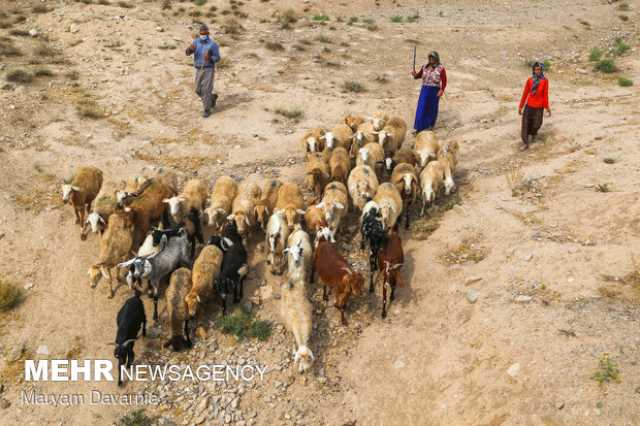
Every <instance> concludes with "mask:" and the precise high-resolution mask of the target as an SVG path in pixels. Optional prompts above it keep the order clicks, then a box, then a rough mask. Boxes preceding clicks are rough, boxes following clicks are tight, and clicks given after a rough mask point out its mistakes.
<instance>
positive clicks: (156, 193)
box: [122, 178, 175, 250]
mask: <svg viewBox="0 0 640 426" xmlns="http://www.w3.org/2000/svg"><path fill="white" fill-rule="evenodd" d="M174 195H175V192H174V190H173V189H172V188H171V187H169V186H167V185H166V184H164V183H163V182H162V181H161V180H159V179H155V178H153V179H150V180H148V181H147V182H146V183H145V184H144V185H143V188H142V189H141V191H139V192H138V193H135V194H129V196H127V197H125V198H124V199H123V200H122V204H124V205H126V206H127V208H129V209H130V210H131V211H133V217H134V223H135V226H134V236H133V249H134V250H135V249H137V248H138V247H139V246H140V244H142V242H143V240H144V238H145V237H146V235H147V233H148V232H149V230H150V229H151V227H152V225H154V224H156V223H158V222H159V221H161V220H163V222H165V224H167V223H168V218H166V217H165V213H166V204H165V203H163V200H164V199H166V198H170V197H173V196H174Z"/></svg>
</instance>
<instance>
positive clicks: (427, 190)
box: [420, 160, 444, 215]
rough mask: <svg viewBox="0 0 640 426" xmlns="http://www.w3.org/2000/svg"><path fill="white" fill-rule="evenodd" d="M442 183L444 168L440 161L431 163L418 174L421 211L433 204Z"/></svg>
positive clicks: (422, 213) (422, 212)
mask: <svg viewBox="0 0 640 426" xmlns="http://www.w3.org/2000/svg"><path fill="white" fill-rule="evenodd" d="M443 181H444V167H443V165H442V163H441V162H440V160H436V161H432V162H430V163H429V164H427V166H426V167H425V168H424V170H422V172H421V173H420V187H421V188H422V211H421V212H420V214H421V215H424V211H425V209H426V208H427V206H428V205H429V204H430V203H432V202H434V201H435V200H436V198H437V196H438V193H439V192H440V190H441V188H442V182H443Z"/></svg>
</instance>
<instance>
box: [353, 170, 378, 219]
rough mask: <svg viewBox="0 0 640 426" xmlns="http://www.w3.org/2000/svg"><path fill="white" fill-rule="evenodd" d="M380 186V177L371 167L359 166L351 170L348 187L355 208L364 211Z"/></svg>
mask: <svg viewBox="0 0 640 426" xmlns="http://www.w3.org/2000/svg"><path fill="white" fill-rule="evenodd" d="M378 185H379V184H378V177H377V176H376V174H375V172H374V171H373V169H372V168H371V167H369V166H357V167H355V168H354V169H353V170H351V173H349V179H348V180H347V187H348V188H349V195H350V196H351V201H352V202H353V206H354V207H355V208H356V209H358V210H360V211H362V208H363V207H364V205H365V204H366V203H367V201H369V200H370V199H372V198H373V196H374V195H375V194H376V191H378Z"/></svg>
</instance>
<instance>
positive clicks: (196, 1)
mask: <svg viewBox="0 0 640 426" xmlns="http://www.w3.org/2000/svg"><path fill="white" fill-rule="evenodd" d="M206 2H207V0H193V4H195V5H196V6H203V5H204V4H205V3H206Z"/></svg>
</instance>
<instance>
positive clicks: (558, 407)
mask: <svg viewBox="0 0 640 426" xmlns="http://www.w3.org/2000/svg"><path fill="white" fill-rule="evenodd" d="M556 408H557V409H558V410H562V409H563V408H564V401H558V402H556Z"/></svg>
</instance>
